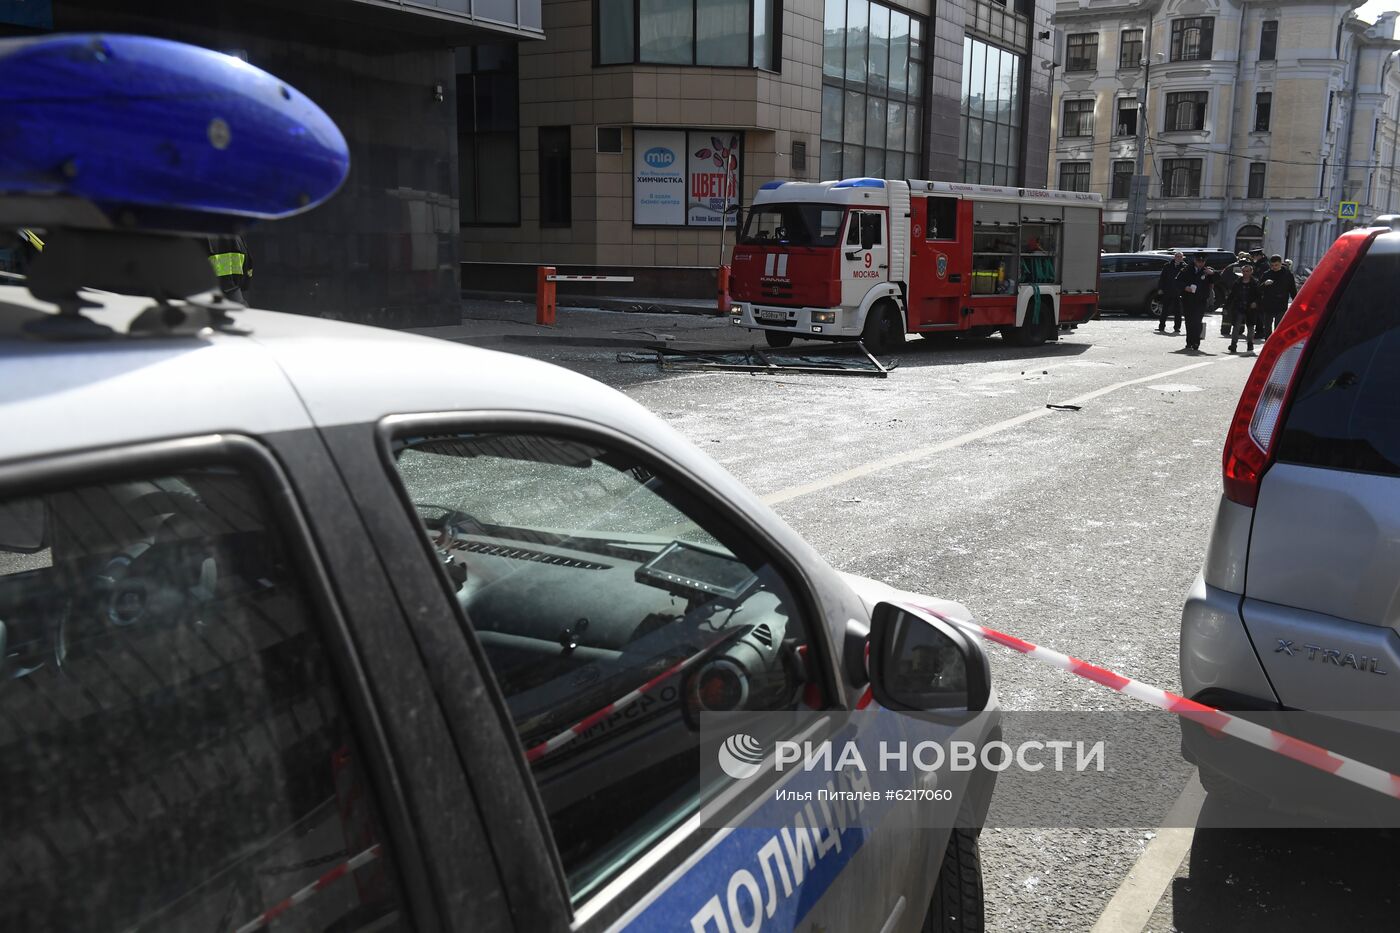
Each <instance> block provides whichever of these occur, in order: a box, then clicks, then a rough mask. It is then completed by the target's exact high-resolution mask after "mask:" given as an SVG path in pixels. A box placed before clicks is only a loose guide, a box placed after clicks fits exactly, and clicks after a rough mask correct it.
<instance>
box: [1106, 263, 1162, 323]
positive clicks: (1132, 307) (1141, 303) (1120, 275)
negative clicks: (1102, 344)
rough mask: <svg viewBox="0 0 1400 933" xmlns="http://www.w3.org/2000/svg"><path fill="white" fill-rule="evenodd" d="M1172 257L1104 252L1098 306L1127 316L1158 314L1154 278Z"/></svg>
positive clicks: (1155, 279)
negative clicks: (1124, 313)
mask: <svg viewBox="0 0 1400 933" xmlns="http://www.w3.org/2000/svg"><path fill="white" fill-rule="evenodd" d="M1170 260H1171V254H1169V253H1168V254H1166V255H1163V254H1162V253H1156V252H1154V253H1104V254H1103V255H1102V256H1100V257H1099V307H1100V308H1102V309H1105V310H1110V311H1127V312H1128V313H1130V314H1147V315H1154V314H1156V313H1157V279H1158V277H1159V276H1160V275H1161V274H1162V267H1163V266H1165V265H1166V264H1167V263H1168V262H1169V261H1170Z"/></svg>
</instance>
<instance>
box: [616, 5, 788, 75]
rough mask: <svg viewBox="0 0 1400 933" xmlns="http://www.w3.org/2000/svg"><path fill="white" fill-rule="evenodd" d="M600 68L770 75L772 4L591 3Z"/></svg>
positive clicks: (774, 45)
mask: <svg viewBox="0 0 1400 933" xmlns="http://www.w3.org/2000/svg"><path fill="white" fill-rule="evenodd" d="M593 22H594V23H595V24H596V27H595V29H596V31H595V34H594V42H593V48H594V57H595V60H596V62H597V64H599V65H630V64H633V63H640V64H646V65H709V66H713V67H719V68H762V69H765V70H769V71H773V70H776V68H777V64H776V63H777V62H778V60H779V55H778V49H780V48H781V45H780V44H779V42H778V36H777V29H776V22H775V20H774V0H596V8H595V16H594V18H593Z"/></svg>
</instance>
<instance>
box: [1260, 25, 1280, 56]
mask: <svg viewBox="0 0 1400 933" xmlns="http://www.w3.org/2000/svg"><path fill="white" fill-rule="evenodd" d="M1277 52H1278V20H1276V19H1266V20H1264V24H1263V25H1262V26H1261V27H1260V28H1259V60H1260V61H1261V62H1271V61H1273V60H1274V55H1275V54H1276V53H1277Z"/></svg>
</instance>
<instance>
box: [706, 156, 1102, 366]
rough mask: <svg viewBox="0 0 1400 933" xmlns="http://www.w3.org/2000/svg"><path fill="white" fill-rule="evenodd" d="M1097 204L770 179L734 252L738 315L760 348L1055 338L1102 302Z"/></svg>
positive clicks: (974, 190)
mask: <svg viewBox="0 0 1400 933" xmlns="http://www.w3.org/2000/svg"><path fill="white" fill-rule="evenodd" d="M1102 213H1103V210H1102V199H1101V198H1100V196H1099V195H1097V194H1090V193H1087V192H1078V191H1046V190H1040V189H1031V188H1007V187H999V186H992V185H968V184H958V183H954V182H937V181H885V180H882V179H878V178H848V179H845V180H842V181H824V182H796V181H785V182H779V181H770V182H768V183H766V184H764V185H763V186H762V187H761V188H760V189H759V191H758V193H757V195H756V196H755V198H754V200H753V204H752V206H751V207H750V208H749V214H748V217H747V218H746V221H745V224H744V227H743V229H742V230H741V232H740V236H739V242H738V245H737V246H736V247H735V249H734V260H733V275H732V277H731V279H730V293H731V296H732V297H733V298H734V299H735V301H736V307H735V317H734V323H735V324H736V325H738V326H740V327H745V328H748V329H750V330H762V331H763V332H764V336H765V337H766V338H767V341H768V344H769V345H770V346H775V347H784V346H787V345H788V344H790V343H792V341H793V339H794V338H796V337H806V338H809V339H814V340H852V339H856V338H860V339H862V340H863V341H864V342H865V345H866V347H867V348H868V349H870V350H872V351H874V352H889V351H891V350H895V349H898V348H899V347H900V346H901V345H902V344H903V343H904V340H905V335H906V334H919V335H921V336H925V337H927V336H930V335H938V334H962V335H968V336H979V337H983V336H989V335H991V334H992V333H994V332H997V331H1000V332H1001V335H1002V337H1003V339H1005V340H1008V341H1010V342H1013V343H1016V344H1018V345H1021V346H1036V345H1038V344H1042V343H1044V342H1045V341H1047V340H1055V339H1057V338H1058V336H1059V333H1060V331H1061V330H1062V329H1073V328H1074V327H1076V326H1078V325H1079V324H1080V323H1082V322H1083V321H1085V320H1088V319H1089V318H1091V317H1093V316H1094V314H1095V312H1096V311H1097V309H1098V269H1099V241H1100V222H1101V219H1102Z"/></svg>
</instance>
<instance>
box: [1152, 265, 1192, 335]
mask: <svg viewBox="0 0 1400 933" xmlns="http://www.w3.org/2000/svg"><path fill="white" fill-rule="evenodd" d="M1190 271H1191V267H1190V266H1188V265H1187V264H1186V256H1185V255H1184V254H1183V253H1182V252H1181V250H1177V251H1176V252H1174V253H1172V261H1171V262H1169V263H1167V264H1166V265H1165V266H1163V267H1162V274H1161V275H1160V276H1158V278H1157V297H1158V298H1159V299H1160V300H1161V303H1162V314H1161V316H1160V317H1158V318H1157V333H1159V334H1165V333H1166V332H1167V315H1168V314H1170V315H1172V333H1173V334H1179V333H1181V296H1182V287H1183V286H1185V284H1186V283H1185V282H1184V281H1183V279H1184V277H1185V276H1186V274H1187V273H1188V272H1190Z"/></svg>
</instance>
